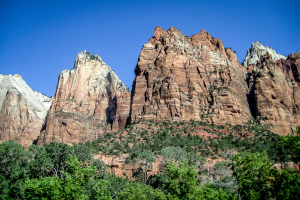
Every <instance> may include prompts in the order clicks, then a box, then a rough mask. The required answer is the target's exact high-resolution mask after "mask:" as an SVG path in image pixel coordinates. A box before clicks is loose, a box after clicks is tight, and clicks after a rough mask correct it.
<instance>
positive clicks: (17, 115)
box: [0, 74, 53, 147]
mask: <svg viewBox="0 0 300 200" xmlns="http://www.w3.org/2000/svg"><path fill="white" fill-rule="evenodd" d="M52 100H53V98H50V97H47V96H45V95H43V94H42V93H40V92H35V91H33V90H32V89H31V88H30V87H29V86H28V85H27V84H26V82H25V81H24V80H23V78H22V76H20V75H18V74H15V75H13V76H12V75H3V74H0V141H8V140H15V141H16V142H18V143H21V144H22V145H23V146H25V147H29V146H30V145H31V144H32V143H33V141H34V140H36V139H37V137H38V136H39V134H40V130H41V128H42V124H43V122H44V120H45V117H46V114H47V111H48V110H49V108H50V105H51V103H52Z"/></svg>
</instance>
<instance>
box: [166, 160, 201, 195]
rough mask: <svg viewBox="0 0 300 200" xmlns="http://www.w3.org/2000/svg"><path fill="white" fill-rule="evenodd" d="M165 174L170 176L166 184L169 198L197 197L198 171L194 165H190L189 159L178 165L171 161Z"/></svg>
mask: <svg viewBox="0 0 300 200" xmlns="http://www.w3.org/2000/svg"><path fill="white" fill-rule="evenodd" d="M165 174H166V175H167V176H168V177H169V178H168V179H167V180H166V183H165V184H164V187H165V189H166V190H167V194H168V198H169V199H195V195H196V194H197V183H198V179H197V172H196V171H195V170H194V168H193V167H188V164H187V161H183V162H182V163H180V164H179V166H178V167H177V166H176V165H175V163H174V162H173V161H171V162H170V163H169V164H168V165H167V167H166V169H165Z"/></svg>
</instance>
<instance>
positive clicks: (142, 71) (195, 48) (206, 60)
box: [131, 27, 251, 125]
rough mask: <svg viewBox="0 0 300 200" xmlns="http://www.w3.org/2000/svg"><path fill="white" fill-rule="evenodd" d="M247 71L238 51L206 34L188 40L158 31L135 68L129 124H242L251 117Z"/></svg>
mask: <svg viewBox="0 0 300 200" xmlns="http://www.w3.org/2000/svg"><path fill="white" fill-rule="evenodd" d="M246 73H247V71H246V69H245V68H244V67H242V66H241V65H240V63H239V62H238V59H237V57H236V55H235V53H234V52H233V51H232V50H231V49H225V48H224V46H223V43H222V40H220V39H216V38H214V37H211V36H210V35H209V33H207V32H206V31H205V30H202V31H201V32H200V33H199V34H195V35H193V36H191V37H188V36H184V35H183V34H182V33H181V32H180V31H179V30H178V29H176V28H174V27H171V28H170V29H169V30H167V31H164V30H163V29H162V28H161V27H156V29H155V31H154V37H152V38H150V39H149V41H148V43H146V44H145V45H144V46H143V48H142V50H141V52H140V55H139V59H138V63H137V66H136V68H135V74H136V77H135V79H134V82H133V87H132V94H131V96H132V101H131V122H135V121H137V120H138V119H139V118H145V119H155V120H164V119H170V120H176V121H179V120H190V119H194V120H206V121H207V122H213V123H215V124H220V125H222V124H225V123H227V122H228V123H231V124H241V123H244V122H246V121H248V120H249V119H250V118H251V114H250V110H249V107H248V103H247V98H246V94H247V92H248V91H247V85H246V82H245V74H246Z"/></svg>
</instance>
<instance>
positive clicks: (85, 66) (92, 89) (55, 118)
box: [38, 51, 130, 144]
mask: <svg viewBox="0 0 300 200" xmlns="http://www.w3.org/2000/svg"><path fill="white" fill-rule="evenodd" d="M129 108H130V94H129V92H128V91H127V88H126V87H125V85H124V83H123V82H122V81H121V80H120V79H119V77H118V76H117V74H116V73H115V72H114V71H113V70H112V69H111V68H110V67H109V66H108V65H107V64H106V63H104V62H103V61H102V59H101V57H100V56H97V55H92V54H90V53H88V52H86V51H83V52H81V53H79V54H78V55H77V57H76V60H75V65H74V68H73V69H72V70H70V71H69V70H64V71H62V72H61V73H60V75H59V80H58V84H57V89H56V93H55V98H54V100H53V104H52V107H51V109H50V110H49V112H48V115H47V118H46V120H45V123H44V126H43V129H42V131H41V134H40V137H39V139H38V144H44V143H50V142H52V141H58V142H63V143H68V144H72V143H80V142H86V141H88V140H95V139H97V138H98V137H100V136H103V135H104V134H107V133H111V132H115V131H118V130H119V129H122V128H124V127H125V124H126V122H127V118H128V116H129Z"/></svg>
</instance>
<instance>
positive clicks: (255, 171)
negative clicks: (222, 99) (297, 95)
mask: <svg viewBox="0 0 300 200" xmlns="http://www.w3.org/2000/svg"><path fill="white" fill-rule="evenodd" d="M201 131H206V132H207V133H208V134H206V135H204V136H203V135H201V134H202V133H204V132H201ZM297 132H298V135H297V136H288V137H283V136H278V135H276V134H274V133H272V132H271V131H269V130H268V126H264V125H260V123H259V121H257V120H252V121H249V122H248V123H247V124H244V125H236V126H231V125H226V126H215V125H213V124H211V125H208V124H205V123H202V122H196V121H193V120H191V121H190V122H172V123H171V122H170V121H164V122H153V121H149V122H147V121H141V122H140V123H139V124H136V125H131V126H128V127H127V128H126V129H124V130H122V131H119V132H117V133H114V134H109V135H106V136H104V137H102V138H99V139H98V140H96V141H92V142H88V143H86V144H74V145H73V146H69V145H67V144H62V143H57V142H52V143H50V144H46V145H44V146H37V145H32V146H31V147H30V148H29V149H28V150H26V149H25V148H24V147H23V146H21V145H20V144H17V143H15V142H14V141H8V142H2V143H1V144H0V163H1V167H0V198H1V199H297V198H298V196H299V195H300V172H299V171H294V170H292V169H284V170H281V169H276V168H274V167H273V165H274V164H275V163H281V162H287V161H293V162H299V160H300V156H299V155H300V154H299V149H300V128H299V127H297ZM199 133H201V134H199ZM93 153H104V154H107V155H120V154H124V153H125V154H128V156H127V159H126V163H136V164H138V166H139V169H138V170H137V171H135V172H134V173H133V179H128V178H123V177H117V176H115V175H114V174H110V173H108V170H107V167H108V166H107V165H106V164H105V163H104V162H103V161H101V160H97V159H96V160H95V159H94V158H93ZM158 157H160V159H161V160H162V164H163V165H164V168H165V170H164V173H160V174H157V175H150V176H149V175H148V172H149V170H151V168H152V164H153V163H154V162H155V160H156V159H157V158H158ZM216 158H223V161H219V162H217V163H216V164H215V166H214V169H213V172H212V171H210V170H209V169H207V168H205V166H204V163H205V160H206V159H216Z"/></svg>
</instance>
